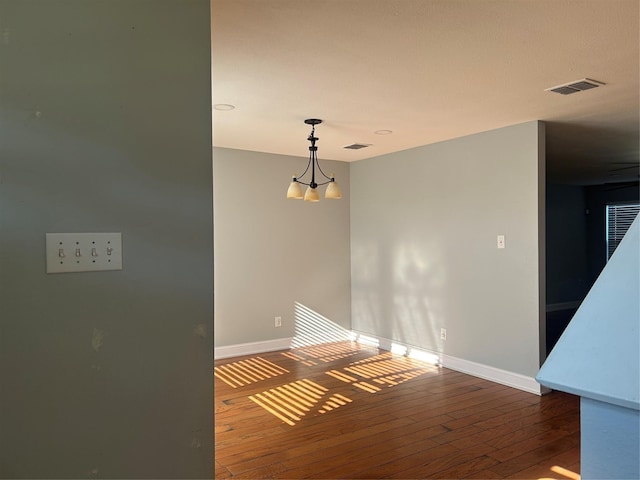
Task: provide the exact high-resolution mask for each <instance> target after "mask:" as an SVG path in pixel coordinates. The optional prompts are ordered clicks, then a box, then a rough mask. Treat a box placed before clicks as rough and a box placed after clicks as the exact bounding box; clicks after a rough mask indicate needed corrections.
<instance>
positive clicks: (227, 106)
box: [213, 103, 236, 112]
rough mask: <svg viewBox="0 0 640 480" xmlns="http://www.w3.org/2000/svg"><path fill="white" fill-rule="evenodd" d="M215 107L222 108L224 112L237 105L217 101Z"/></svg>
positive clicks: (216, 108)
mask: <svg viewBox="0 0 640 480" xmlns="http://www.w3.org/2000/svg"><path fill="white" fill-rule="evenodd" d="M213 108H214V109H215V110H220V111H223V112H228V111H229V110H233V109H234V108H236V107H235V105H229V104H228V103H216V104H215V105H214V106H213Z"/></svg>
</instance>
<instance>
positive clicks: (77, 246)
mask: <svg viewBox="0 0 640 480" xmlns="http://www.w3.org/2000/svg"><path fill="white" fill-rule="evenodd" d="M46 254H47V273H65V272H90V271H102V270H122V234H121V233H47V234H46Z"/></svg>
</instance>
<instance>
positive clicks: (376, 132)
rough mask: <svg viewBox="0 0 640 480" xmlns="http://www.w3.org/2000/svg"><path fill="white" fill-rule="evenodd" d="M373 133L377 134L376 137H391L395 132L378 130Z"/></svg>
mask: <svg viewBox="0 0 640 480" xmlns="http://www.w3.org/2000/svg"><path fill="white" fill-rule="evenodd" d="M373 133H375V134H376V135H389V134H391V133H393V130H376V131H375V132H373Z"/></svg>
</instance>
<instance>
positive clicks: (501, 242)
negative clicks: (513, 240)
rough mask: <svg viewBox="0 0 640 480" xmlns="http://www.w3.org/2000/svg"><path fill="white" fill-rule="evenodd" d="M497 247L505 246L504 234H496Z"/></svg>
mask: <svg viewBox="0 0 640 480" xmlns="http://www.w3.org/2000/svg"><path fill="white" fill-rule="evenodd" d="M498 248H505V243H504V235H498Z"/></svg>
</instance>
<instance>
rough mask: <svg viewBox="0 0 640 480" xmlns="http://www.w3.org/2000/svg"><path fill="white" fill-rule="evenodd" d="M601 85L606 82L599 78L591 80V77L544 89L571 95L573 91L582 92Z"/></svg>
mask: <svg viewBox="0 0 640 480" xmlns="http://www.w3.org/2000/svg"><path fill="white" fill-rule="evenodd" d="M600 85H605V84H604V83H603V82H599V81H597V80H591V79H590V78H583V79H582V80H576V81H574V82H569V83H565V84H564V85H558V86H557V87H551V88H545V90H544V91H545V92H554V93H559V94H560V95H571V94H572V93H578V92H582V91H583V90H590V89H592V88H597V87H599V86H600Z"/></svg>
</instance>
